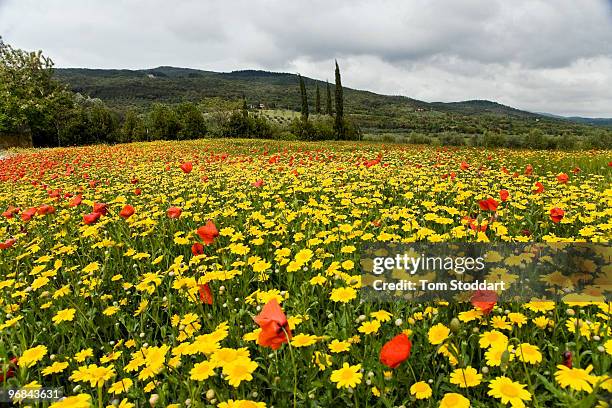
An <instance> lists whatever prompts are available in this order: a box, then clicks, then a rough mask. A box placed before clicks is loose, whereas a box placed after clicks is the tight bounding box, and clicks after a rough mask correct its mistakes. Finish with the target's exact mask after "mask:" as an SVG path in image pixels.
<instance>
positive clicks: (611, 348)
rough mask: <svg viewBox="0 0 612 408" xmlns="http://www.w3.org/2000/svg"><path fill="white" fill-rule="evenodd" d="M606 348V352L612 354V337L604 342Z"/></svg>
mask: <svg viewBox="0 0 612 408" xmlns="http://www.w3.org/2000/svg"><path fill="white" fill-rule="evenodd" d="M604 348H605V350H606V353H608V354H610V355H611V356H612V339H609V340H608V341H606V342H605V343H604Z"/></svg>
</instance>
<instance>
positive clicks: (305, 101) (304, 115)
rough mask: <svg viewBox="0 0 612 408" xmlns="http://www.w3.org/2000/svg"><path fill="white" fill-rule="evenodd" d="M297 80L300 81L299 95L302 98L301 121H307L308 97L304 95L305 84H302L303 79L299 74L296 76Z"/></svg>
mask: <svg viewBox="0 0 612 408" xmlns="http://www.w3.org/2000/svg"><path fill="white" fill-rule="evenodd" d="M298 79H299V80H300V94H301V96H302V119H304V120H307V119H308V95H306V84H305V83H304V78H302V76H301V75H300V74H298Z"/></svg>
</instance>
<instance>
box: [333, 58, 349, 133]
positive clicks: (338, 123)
mask: <svg viewBox="0 0 612 408" xmlns="http://www.w3.org/2000/svg"><path fill="white" fill-rule="evenodd" d="M334 130H335V131H336V138H337V139H344V137H345V134H346V130H345V128H344V96H343V95H342V80H341V78H340V67H338V61H336V120H335V122H334Z"/></svg>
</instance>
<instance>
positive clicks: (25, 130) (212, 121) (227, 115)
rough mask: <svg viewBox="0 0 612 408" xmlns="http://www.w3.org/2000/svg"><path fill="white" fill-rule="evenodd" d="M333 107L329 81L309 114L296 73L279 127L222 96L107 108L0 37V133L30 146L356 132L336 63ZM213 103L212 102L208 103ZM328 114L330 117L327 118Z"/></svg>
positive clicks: (47, 62)
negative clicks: (296, 102)
mask: <svg viewBox="0 0 612 408" xmlns="http://www.w3.org/2000/svg"><path fill="white" fill-rule="evenodd" d="M335 76H336V91H335V109H334V108H333V107H332V97H331V89H330V85H329V83H327V88H326V92H327V94H326V109H325V113H326V115H327V117H324V115H322V114H321V100H320V91H319V88H318V85H317V97H316V105H315V112H316V113H317V117H316V118H311V119H309V112H308V110H309V107H308V100H307V97H306V87H305V84H304V81H303V78H302V77H301V76H299V79H300V91H301V95H302V115H301V118H299V119H296V120H294V121H292V122H291V123H290V124H289V126H288V127H287V128H282V127H281V126H279V125H278V124H275V123H273V122H271V121H270V120H268V119H267V118H266V117H265V116H262V115H256V114H251V113H250V112H249V109H248V108H247V101H246V99H245V98H244V97H243V99H242V104H241V106H238V105H237V104H236V103H235V102H234V103H231V102H230V103H229V104H228V103H224V104H222V105H224V106H218V109H219V110H218V111H214V110H213V111H212V112H207V113H206V112H204V110H205V109H206V108H207V107H205V106H201V105H199V104H196V103H194V102H183V103H179V104H162V103H155V104H153V105H152V106H151V107H150V108H149V109H145V110H143V109H140V110H137V109H134V108H128V109H126V110H118V109H112V108H110V107H109V106H107V105H106V104H105V103H104V102H103V101H102V100H100V99H97V98H90V97H88V96H84V95H81V94H80V93H75V92H72V91H70V90H69V89H68V88H67V87H66V86H65V85H64V84H62V83H60V82H59V81H57V80H56V79H54V78H53V61H52V60H51V59H50V58H48V57H46V56H44V55H43V54H42V52H40V51H38V52H27V51H24V50H21V49H17V48H14V47H12V46H10V45H9V44H6V43H5V42H3V41H2V38H1V37H0V136H1V135H3V134H4V135H10V136H12V137H15V136H16V137H19V138H22V139H27V140H29V141H30V142H31V144H32V145H34V146H69V145H83V144H94V143H121V142H133V141H149V140H160V139H166V140H185V139H194V138H199V137H205V136H215V137H246V138H256V137H259V138H285V139H291V138H296V139H306V140H323V139H334V140H343V139H357V138H359V134H360V133H359V129H358V127H357V126H356V125H354V124H352V123H349V122H348V121H347V119H346V118H344V112H343V104H344V101H343V94H342V84H341V79H340V69H339V67H338V64H337V62H336V74H335ZM209 110H210V109H209ZM332 121H333V123H332Z"/></svg>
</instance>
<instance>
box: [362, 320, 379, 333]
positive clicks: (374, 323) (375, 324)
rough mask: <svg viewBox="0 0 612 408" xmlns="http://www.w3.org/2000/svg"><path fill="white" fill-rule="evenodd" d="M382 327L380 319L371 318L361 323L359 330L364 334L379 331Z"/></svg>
mask: <svg viewBox="0 0 612 408" xmlns="http://www.w3.org/2000/svg"><path fill="white" fill-rule="evenodd" d="M378 329H380V322H379V321H378V320H370V321H369V322H363V323H361V326H359V329H358V330H359V332H360V333H364V334H371V333H377V332H378Z"/></svg>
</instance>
